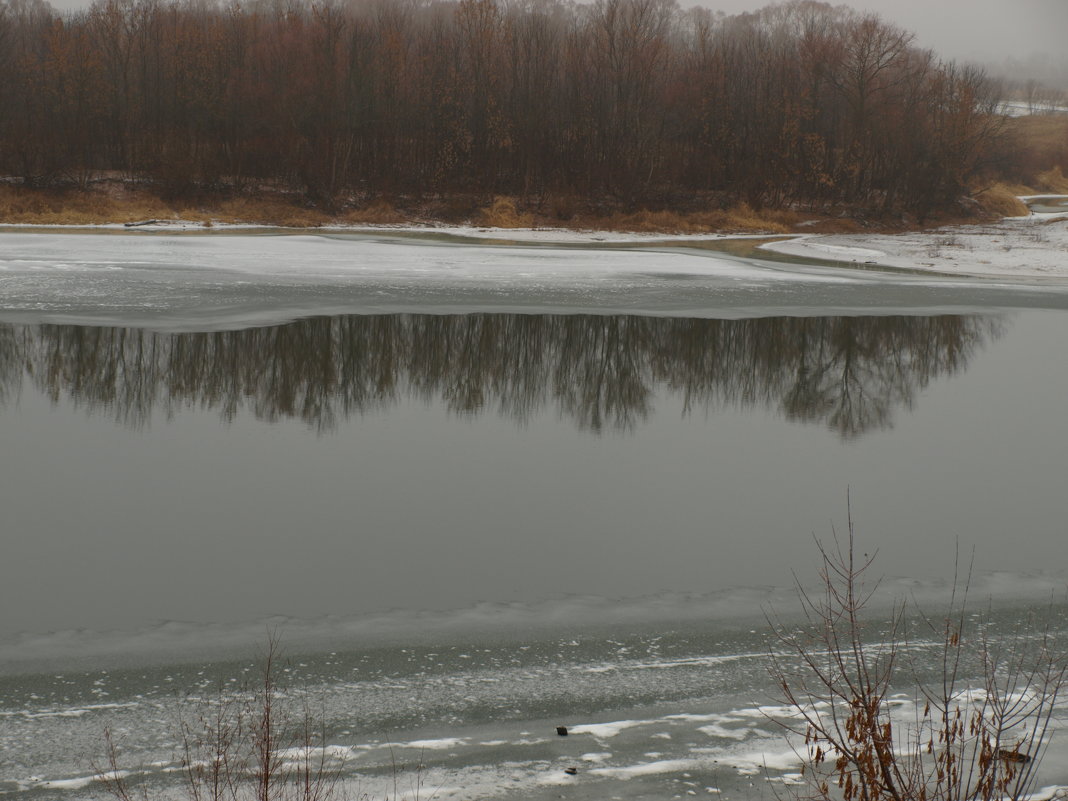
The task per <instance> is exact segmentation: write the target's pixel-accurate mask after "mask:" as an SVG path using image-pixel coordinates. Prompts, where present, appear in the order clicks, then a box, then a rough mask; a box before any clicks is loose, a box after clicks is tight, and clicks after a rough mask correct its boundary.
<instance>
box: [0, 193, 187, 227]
mask: <svg viewBox="0 0 1068 801" xmlns="http://www.w3.org/2000/svg"><path fill="white" fill-rule="evenodd" d="M175 218H176V212H175V210H174V209H173V208H171V207H170V206H169V205H167V204H166V203H164V202H163V201H162V200H160V199H159V198H157V197H154V196H152V195H149V194H147V193H142V192H129V193H124V194H123V196H120V197H115V196H112V195H110V194H108V193H104V192H76V191H45V190H33V189H24V188H22V187H14V186H2V187H0V224H3V223H8V224H26V225H93V224H101V223H118V222H130V221H132V220H146V219H175Z"/></svg>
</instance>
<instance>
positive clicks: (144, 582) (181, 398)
mask: <svg viewBox="0 0 1068 801" xmlns="http://www.w3.org/2000/svg"><path fill="white" fill-rule="evenodd" d="M0 252H2V254H3V255H2V256H0V446H2V448H3V452H4V453H5V454H6V455H8V458H6V459H4V460H3V463H2V465H0V509H2V510H3V511H2V514H3V535H4V543H5V545H4V559H3V561H2V562H0V610H3V611H2V613H0V793H7V794H11V795H12V797H13V798H18V799H20V801H21V799H23V798H25V799H30V798H34V799H36V798H62V799H70V798H81V797H84V796H86V795H87V794H88V795H95V794H99V793H100V792H101V788H100V786H99V785H98V784H97V783H93V782H90V781H89V780H88V777H90V776H91V774H92V773H93V765H94V764H95V765H97V766H99V764H100V761H101V759H102V754H103V751H104V745H103V742H104V741H103V730H104V728H105V727H108V728H110V729H111V730H112V731H113V732H114V733H116V735H117V736H118V739H120V740H121V743H120V751H121V754H120V755H121V757H122V763H123V765H125V766H127V767H131V766H141V767H143V768H144V769H145V770H146V771H147V775H148V778H147V781H148V782H149V786H151V787H152V788H154V792H161V793H164V794H167V793H172V792H178V789H179V788H180V786H181V782H180V774H179V773H177V772H175V771H174V770H173V769H174V767H175V766H176V764H177V761H176V760H177V759H178V754H177V752H178V751H180V747H179V746H180V737H179V736H178V729H177V728H176V719H177V718H178V717H180V716H181V715H183V714H186V715H188V714H189V711H188V710H189V709H191V708H194V707H195V706H196V704H198V703H201V704H202V703H211V699H212V698H218V697H220V696H219V693H221V692H230V691H231V690H232V689H233V688H234V687H236V686H238V685H240V684H241V683H242V682H243V681H245V680H246V679H247V677H249V676H251V675H254V674H255V671H256V665H257V658H258V657H257V654H261V653H262V650H263V648H264V647H265V643H266V640H267V638H268V636H269V632H273V634H274V635H275V636H277V638H278V640H279V643H280V645H279V648H280V654H281V656H280V660H279V665H280V667H279V671H280V677H281V678H282V679H283V680H284V683H285V684H286V685H287V686H288V687H290V688H291V689H292V691H293V692H294V693H295V694H296V695H298V696H300V697H303V698H309V699H314V703H315V704H316V705H317V706H316V709H321V710H323V711H322V713H321V714H320V715H319V718H320V719H321V720H320V722H321V723H323V725H324V731H325V734H326V738H327V741H328V743H329V744H330V745H331V746H334V747H335V750H333V751H331V752H330V753H331V754H335V755H336V754H344V755H345V756H346V760H345V763H344V766H343V767H342V773H343V776H344V780H345V783H346V784H345V792H346V794H348V795H352V796H355V795H360V794H369V795H371V796H373V797H376V798H384V797H388V796H393V795H396V794H398V793H399V794H400V795H401V796H404V797H407V798H413V797H415V796H416V795H421V796H422V797H424V798H426V797H430V796H432V795H433V796H434V797H438V798H453V797H455V798H472V797H480V798H498V797H503V796H506V795H510V796H512V797H522V798H550V797H551V798H556V797H564V798H572V797H573V798H583V797H590V794H591V793H592V794H595V795H600V796H604V797H606V798H615V797H619V798H627V799H631V798H650V799H666V798H675V797H683V796H688V795H698V796H723V797H729V798H761V797H771V795H770V794H771V793H773V792H774V791H775V790H774V788H776V787H778V788H779V789H780V790H781V789H782V787H781V785H782V784H783V783H784V782H785V783H787V784H789V783H790V782H791V781H794V780H795V773H796V772H797V771H798V769H799V765H798V763H797V760H796V759H795V758H794V757H793V755H792V753H791V752H790V748H789V745H788V744H787V742H786V741H785V739H784V738H783V735H782V732H781V731H780V730H779V729H778V728H777V723H776V721H777V720H778V721H780V722H781V721H782V720H783V719H785V718H784V717H783V716H784V714H785V711H784V710H782V709H781V708H779V706H778V705H779V704H780V703H781V699H777V697H776V690H775V688H774V686H773V682H772V681H771V679H770V678H769V676H768V672H767V668H768V649H769V631H768V626H767V623H766V620H765V617H764V616H765V613H766V612H767V611H768V610H769V609H775V610H780V611H781V612H782V614H784V615H785V616H786V618H787V619H789V618H790V615H791V614H793V611H792V610H793V603H794V601H793V595H792V592H791V585H792V582H793V581H794V576H795V575H796V576H797V578H798V579H799V580H801V581H802V582H803V583H804V582H809V581H811V580H812V579H813V578H814V577H815V571H816V568H817V566H818V564H817V553H816V550H815V547H814V543H813V537H814V536H819V537H823V538H827V537H829V536H830V535H831V532H832V529H834V530H837V531H842V530H844V528H845V527H846V526H847V521H846V503H847V495H848V497H849V502H850V505H851V507H852V517H853V520H854V523H855V525H856V529H857V536H858V543H859V546H860V548H861V549H863V550H865V551H871V552H875V551H876V550H877V551H878V556H877V561H876V568H877V570H878V572H879V573H881V574H885V575H886V576H887V577H888V578H887V582H886V593H887V597H889V596H891V595H893V594H895V593H907V594H911V595H912V596H914V597H916V598H917V599H919V600H920V601H922V602H924V603H929V604H931V605H932V606H933V607H935V608H937V605H938V604H939V603H941V602H943V601H944V600H945V598H946V593H947V588H948V587H949V584H950V581H951V576H952V574H953V571H954V566H955V564H956V565H961V566H965V565H967V564H968V563H969V562H970V561H971V560H972V559H973V554H974V564H975V573H974V578H973V596H975V597H978V598H980V599H981V600H980V601H979V602H978V604H979V606H981V607H983V608H984V609H987V610H988V611H987V614H988V616H989V617H990V618H991V620H993V621H994V622H997V623H1000V624H1005V625H1011V624H1012V623H1013V622H1014V621H1017V620H1018V619H1019V618H1020V616H1021V615H1023V614H1024V613H1025V612H1026V611H1027V610H1030V609H1033V608H1034V607H1035V606H1036V605H1038V606H1040V607H1042V606H1044V605H1047V604H1048V603H1049V602H1050V599H1051V598H1053V600H1054V609H1053V611H1054V613H1055V616H1054V621H1055V623H1054V625H1055V626H1056V627H1057V628H1058V631H1061V630H1062V629H1063V627H1064V624H1063V611H1064V609H1063V606H1062V601H1063V594H1064V587H1065V583H1066V576H1065V572H1064V564H1065V557H1066V556H1068V544H1066V543H1068V538H1066V534H1068V514H1066V509H1065V504H1066V501H1065V494H1064V488H1065V487H1066V486H1068V468H1066V464H1068V462H1066V460H1065V443H1066V442H1068V416H1066V415H1064V414H1063V401H1064V398H1065V397H1068V362H1066V361H1065V359H1064V356H1063V343H1064V342H1065V341H1068V314H1066V311H1065V310H1066V308H1068V287H1066V286H1063V285H1059V284H1054V283H1049V282H1046V283H1037V282H1031V283H1024V282H1010V281H1006V280H979V279H961V278H952V277H947V276H922V275H916V274H911V273H905V272H891V271H884V270H878V269H871V268H864V266H861V265H856V266H852V267H848V266H843V265H836V264H832V263H816V262H808V263H804V264H800V263H791V262H790V261H789V260H784V259H783V258H781V257H780V258H777V259H770V258H762V256H761V254H760V253H759V252H758V251H752V250H751V248H747V247H744V246H739V244H738V243H734V244H725V243H721V242H716V243H712V244H711V245H707V244H702V243H693V242H681V243H680V242H645V243H630V244H628V245H627V246H626V247H619V246H613V247H609V246H593V247H591V246H581V247H580V246H575V245H555V246H547V245H541V246H537V247H535V246H524V245H522V244H518V243H514V242H492V243H484V242H483V243H479V242H475V241H472V240H466V239H463V238H457V237H452V238H441V237H437V238H430V237H424V238H418V237H416V238H412V237H401V236H399V235H395V234H376V235H357V234H332V235H323V236H308V235H301V236H295V235H276V234H248V233H245V234H235V233H215V234H210V235H176V234H152V233H142V234H136V235H131V234H125V235H123V234H110V233H97V234H57V233H0ZM880 598H882V596H880ZM881 610H882V611H881ZM884 612H885V604H884V602H883V601H882V600H879V601H878V602H876V604H875V608H874V614H876V615H877V616H878V615H880V614H884ZM901 689H902V691H903V692H907V691H908V687H907V682H904V681H903V682H902V687H901ZM190 695H192V696H195V698H197V699H200V700H199V701H195V700H194V701H191V700H189V699H188V696H190ZM183 699H186V700H183ZM205 699H207V700H205ZM191 705H192V706H191ZM183 709H184V710H186V711H185V712H184V713H183V711H182V710H183ZM558 725H567V726H569V727H570V734H569V735H568V736H567V737H560V736H558V735H557V734H556V732H555V728H556V726H558ZM1056 747H1059V746H1056ZM1055 761H1056V760H1048V762H1051V763H1052V762H1055ZM564 767H575V768H576V769H577V773H576V775H569V774H567V773H564V772H563V768H564ZM1065 773H1068V772H1066V771H1064V770H1063V769H1061V768H1059V767H1058V766H1057V765H1054V764H1050V765H1049V766H1048V767H1046V766H1044V767H1043V773H1041V775H1040V776H1039V782H1040V783H1043V782H1044V783H1046V784H1052V783H1061V782H1064V781H1065V780H1068V776H1066V775H1062V774H1065Z"/></svg>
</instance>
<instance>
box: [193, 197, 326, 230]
mask: <svg viewBox="0 0 1068 801" xmlns="http://www.w3.org/2000/svg"><path fill="white" fill-rule="evenodd" d="M206 211H208V212H209V213H210V214H211V216H212V217H213V218H214V219H215V220H216V221H218V222H223V223H253V224H258V225H277V226H280V227H284V228H315V227H317V226H320V225H324V224H326V223H328V222H330V217H329V216H327V215H326V214H324V213H323V212H321V211H317V210H316V209H309V208H305V207H303V206H298V205H296V204H294V203H289V202H287V201H285V200H280V199H277V198H253V197H239V198H233V199H231V200H224V201H222V202H221V203H219V204H218V206H215V207H214V208H211V209H208V210H206Z"/></svg>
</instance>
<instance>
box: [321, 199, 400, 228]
mask: <svg viewBox="0 0 1068 801" xmlns="http://www.w3.org/2000/svg"><path fill="white" fill-rule="evenodd" d="M337 222H339V223H350V224H354V225H396V224H398V223H403V222H408V218H407V217H405V216H404V215H403V214H401V213H400V212H399V211H397V210H396V209H395V208H394V207H393V205H392V204H390V203H387V202H386V201H384V200H376V201H375V202H374V203H371V204H369V205H367V206H364V207H363V208H360V209H350V210H348V211H346V212H345V213H343V214H342V215H341V216H339V217H338V218H337Z"/></svg>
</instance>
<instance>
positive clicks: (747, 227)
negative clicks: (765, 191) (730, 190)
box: [582, 203, 800, 234]
mask: <svg viewBox="0 0 1068 801" xmlns="http://www.w3.org/2000/svg"><path fill="white" fill-rule="evenodd" d="M799 220H800V217H799V216H798V215H797V213H796V212H793V211H788V210H772V209H764V210H762V211H760V212H757V211H754V210H753V209H752V208H751V207H750V206H748V205H747V204H745V203H741V204H739V205H737V206H733V207H732V208H730V209H725V210H714V211H700V212H691V213H688V214H682V213H679V212H674V211H648V210H644V209H643V210H642V211H637V212H632V213H630V214H614V215H612V216H611V217H608V218H603V219H598V220H590V219H584V220H582V223H583V226H584V227H590V228H605V229H607V230H610V231H633V232H638V233H667V234H707V233H721V232H725V233H772V234H785V233H789V232H790V231H791V228H792V226H794V225H796V224H797V223H798V221H799Z"/></svg>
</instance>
